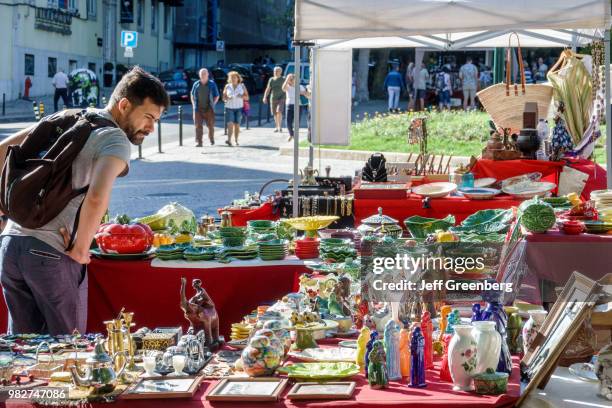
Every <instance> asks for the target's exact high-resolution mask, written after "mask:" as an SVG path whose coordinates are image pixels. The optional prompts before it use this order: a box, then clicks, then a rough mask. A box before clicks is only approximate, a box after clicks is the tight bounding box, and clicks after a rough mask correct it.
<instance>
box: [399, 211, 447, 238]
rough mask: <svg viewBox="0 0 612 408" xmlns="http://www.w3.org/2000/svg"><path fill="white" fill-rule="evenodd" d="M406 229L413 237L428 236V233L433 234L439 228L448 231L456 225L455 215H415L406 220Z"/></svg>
mask: <svg viewBox="0 0 612 408" xmlns="http://www.w3.org/2000/svg"><path fill="white" fill-rule="evenodd" d="M404 225H406V229H408V232H410V235H412V237H413V238H426V237H427V235H428V234H432V233H434V232H436V231H438V230H441V231H447V230H448V229H449V228H450V227H452V226H453V225H455V217H454V216H452V215H447V216H446V217H445V218H442V219H439V218H427V217H421V216H420V215H414V216H412V217H408V218H406V219H405V220H404Z"/></svg>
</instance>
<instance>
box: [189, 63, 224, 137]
mask: <svg viewBox="0 0 612 408" xmlns="http://www.w3.org/2000/svg"><path fill="white" fill-rule="evenodd" d="M199 74H200V80H199V81H196V82H194V84H193V87H192V88H191V104H192V105H193V124H194V125H195V133H196V146H197V147H202V137H203V135H204V127H203V123H204V122H206V127H207V128H208V139H209V140H210V144H211V145H214V144H215V104H216V103H217V101H218V100H219V89H218V88H217V84H215V81H212V80H210V79H209V75H208V70H207V69H206V68H202V69H201V70H200V72H199Z"/></svg>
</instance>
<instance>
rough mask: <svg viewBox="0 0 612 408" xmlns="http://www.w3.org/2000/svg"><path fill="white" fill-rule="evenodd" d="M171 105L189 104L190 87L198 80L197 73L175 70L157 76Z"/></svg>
mask: <svg viewBox="0 0 612 408" xmlns="http://www.w3.org/2000/svg"><path fill="white" fill-rule="evenodd" d="M159 80H160V81H162V83H163V84H164V88H166V92H168V96H170V101H171V102H172V103H189V101H190V99H189V92H190V91H191V86H192V85H193V83H194V82H195V81H197V80H198V73H197V72H195V71H193V70H187V69H183V68H176V69H173V70H170V71H164V72H161V73H160V74H159Z"/></svg>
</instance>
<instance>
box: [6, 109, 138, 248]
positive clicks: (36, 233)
mask: <svg viewBox="0 0 612 408" xmlns="http://www.w3.org/2000/svg"><path fill="white" fill-rule="evenodd" d="M88 110H90V111H94V112H97V113H99V114H100V115H101V116H104V117H105V118H107V119H110V120H113V117H112V116H111V114H110V112H108V111H107V110H104V109H88ZM130 153H131V145H130V141H129V140H128V138H127V136H126V134H125V133H124V132H123V130H121V129H120V128H118V127H117V128H111V127H107V128H101V129H98V130H96V131H94V132H93V133H92V134H91V135H90V136H89V139H87V143H85V146H83V149H82V150H81V151H80V152H79V154H78V155H77V157H76V160H75V161H74V163H73V164H72V185H73V188H75V189H79V188H82V187H85V186H87V185H89V183H90V182H91V178H92V171H93V168H94V163H95V162H96V160H97V159H98V158H100V157H103V156H113V157H117V158H119V159H121V160H123V161H124V162H125V165H126V168H125V171H124V172H123V173H122V174H121V176H120V177H123V176H125V175H126V174H127V172H128V169H129V163H130ZM84 198H85V195H84V194H81V195H80V196H78V197H75V198H74V199H72V200H71V201H70V202H69V203H68V205H67V206H66V208H64V209H63V210H62V212H61V213H59V215H58V216H57V217H55V218H54V219H53V220H51V221H49V223H48V224H47V225H45V226H43V227H41V228H38V229H29V228H25V227H22V226H20V225H18V224H17V223H15V222H13V221H10V220H9V222H8V223H7V225H6V228H5V229H4V231H3V232H2V235H12V236H30V237H34V238H37V239H39V240H41V241H43V242H45V243H47V244H49V245H51V246H52V247H53V248H55V249H57V250H58V251H59V252H61V253H63V252H65V247H64V239H63V238H62V235H61V234H60V233H59V230H60V228H62V227H63V228H66V230H67V231H68V233H69V234H71V233H72V228H73V226H74V220H75V218H76V213H77V211H78V209H79V206H80V205H81V202H83V199H84Z"/></svg>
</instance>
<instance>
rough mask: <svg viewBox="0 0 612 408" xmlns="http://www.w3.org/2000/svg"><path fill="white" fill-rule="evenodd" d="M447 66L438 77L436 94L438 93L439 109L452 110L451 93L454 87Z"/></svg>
mask: <svg viewBox="0 0 612 408" xmlns="http://www.w3.org/2000/svg"><path fill="white" fill-rule="evenodd" d="M448 71H449V70H448V68H447V67H446V66H444V67H442V71H440V72H438V74H437V75H436V92H437V93H438V108H439V109H440V110H442V109H450V107H451V91H452V89H453V85H452V83H451V77H450V74H449V72H448Z"/></svg>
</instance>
